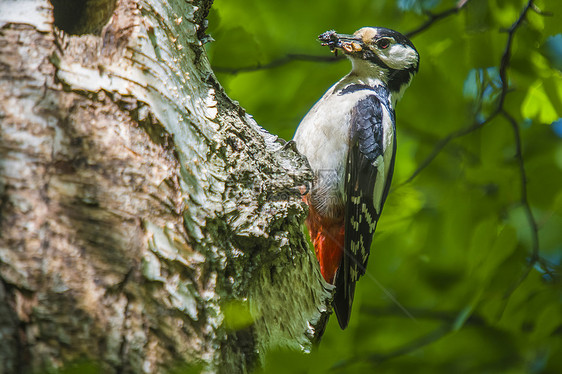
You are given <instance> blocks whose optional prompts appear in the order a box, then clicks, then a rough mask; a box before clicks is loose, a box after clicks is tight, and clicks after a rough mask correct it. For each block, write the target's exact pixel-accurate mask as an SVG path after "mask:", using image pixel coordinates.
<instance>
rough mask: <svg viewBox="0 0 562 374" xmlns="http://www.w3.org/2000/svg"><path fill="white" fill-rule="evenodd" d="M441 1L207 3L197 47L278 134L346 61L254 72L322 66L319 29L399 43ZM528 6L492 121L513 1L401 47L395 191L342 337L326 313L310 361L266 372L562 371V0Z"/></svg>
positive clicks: (275, 359)
mask: <svg viewBox="0 0 562 374" xmlns="http://www.w3.org/2000/svg"><path fill="white" fill-rule="evenodd" d="M456 3H457V2H456V1H451V0H441V1H439V0H426V1H423V0H398V1H384V0H381V1H377V0H355V1H336V0H321V1H320V0H309V1H297V0H285V1H273V0H272V1H263V0H216V1H215V4H214V6H213V9H212V11H211V14H210V16H209V33H210V34H211V35H212V36H213V37H214V39H215V40H216V41H215V42H213V43H211V44H210V45H208V51H209V55H210V57H211V61H212V64H213V66H214V67H215V71H216V72H217V76H218V78H219V80H220V81H221V83H222V84H223V85H224V87H225V89H226V90H227V92H228V94H229V96H230V97H231V98H233V99H235V100H238V101H239V102H240V104H241V105H242V106H243V107H244V108H245V109H246V110H247V111H248V112H249V113H251V114H252V115H254V116H255V118H256V120H257V121H258V123H259V124H260V125H262V126H263V127H265V128H266V129H267V130H269V131H270V132H272V133H275V134H278V135H279V136H280V137H282V138H285V139H290V138H291V137H292V135H293V133H294V130H295V128H296V126H297V124H298V123H299V121H300V119H301V118H302V117H303V116H304V114H305V113H306V111H307V110H308V109H309V108H310V107H311V106H312V105H313V104H314V102H315V101H316V100H318V98H320V96H321V95H322V94H323V92H324V91H325V90H326V89H328V88H329V87H330V86H331V85H332V84H333V83H334V82H336V81H337V80H338V79H340V78H341V77H342V76H343V75H344V74H346V73H347V72H348V71H349V68H350V66H349V62H347V61H345V60H340V61H336V62H309V61H299V60H295V61H290V62H288V63H285V64H283V63H280V64H278V66H276V67H269V68H268V67H267V66H266V65H267V64H268V63H270V62H272V61H277V60H279V59H283V58H286V57H287V56H288V55H291V54H306V55H313V56H329V51H328V50H327V49H326V48H323V47H321V46H320V44H319V43H318V42H317V41H316V36H317V35H319V34H320V33H322V32H324V31H326V30H329V29H335V30H336V31H338V32H344V33H351V32H353V31H355V30H356V29H358V28H360V27H362V26H385V27H390V28H393V29H396V30H399V31H401V32H408V31H411V30H414V29H416V28H417V27H419V26H420V25H422V24H423V23H424V22H426V21H427V20H428V19H429V18H430V16H429V15H428V14H427V12H428V11H430V12H432V13H433V14H438V13H439V12H442V11H445V10H447V9H450V8H452V7H454V6H455V5H456ZM534 3H535V4H536V6H537V7H538V8H539V9H540V10H542V11H544V12H548V14H542V15H541V14H539V13H538V12H537V11H535V10H533V9H531V10H529V11H528V13H527V14H526V17H525V20H524V22H522V23H521V24H520V25H519V27H518V28H517V29H516V30H515V32H514V35H513V42H512V56H511V58H510V60H509V66H508V67H507V70H506V72H507V77H508V81H509V91H508V93H507V95H506V97H505V103H504V105H503V109H504V110H505V112H506V113H507V115H504V114H503V113H499V114H497V113H496V114H497V115H495V116H494V117H493V118H492V120H491V121H489V122H483V121H484V120H485V119H486V118H487V117H488V116H489V115H490V114H492V113H494V110H495V109H496V108H497V105H498V100H499V98H500V97H501V80H500V77H499V71H500V70H499V69H500V61H501V59H502V54H503V53H504V51H505V49H506V45H507V39H508V34H507V32H505V30H506V29H508V28H509V27H510V26H511V25H512V24H513V23H514V22H515V21H516V20H517V19H518V18H519V16H520V14H521V12H522V11H523V9H524V8H525V6H526V4H527V1H520V0H511V1H509V0H490V1H485V0H472V1H470V0H469V1H468V4H467V5H466V6H465V7H464V8H462V9H461V10H460V11H459V12H458V13H455V14H451V15H449V16H447V17H445V18H443V19H441V20H438V21H436V22H434V23H432V24H431V25H430V26H429V27H428V28H427V29H425V30H424V31H422V32H420V33H418V34H416V35H415V36H413V37H412V41H413V42H414V44H415V45H416V47H417V49H418V51H419V52H420V55H421V64H420V72H419V74H418V76H416V77H415V79H414V82H413V84H412V86H411V87H410V88H409V89H408V91H407V92H406V94H405V96H404V99H403V100H402V101H401V102H400V103H399V104H398V106H397V122H398V124H397V128H398V154H397V163H396V170H395V175H394V179H393V185H392V186H393V189H392V192H391V194H390V195H389V198H388V201H387V203H386V207H385V209H384V214H383V216H382V219H381V221H380V223H379V226H378V229H377V233H376V235H375V241H374V244H373V248H372V252H371V257H370V261H369V267H368V274H367V275H366V276H365V277H364V278H363V279H362V280H361V281H360V282H359V283H358V287H357V291H356V296H355V303H354V309H353V314H352V317H351V323H350V326H349V328H348V329H347V330H345V331H340V329H339V327H338V325H337V321H336V319H335V318H332V319H331V320H330V323H329V325H328V327H327V331H326V334H325V336H324V338H323V340H322V342H321V344H320V346H319V347H318V349H316V350H315V351H314V352H313V353H312V354H311V355H302V354H299V353H295V352H273V353H271V354H270V355H269V358H268V361H267V367H266V369H265V372H268V373H273V372H279V373H286V372H299V373H324V372H328V371H329V370H330V369H332V370H333V372H345V373H354V372H360V373H364V372H371V371H373V372H374V371H376V372H378V373H562V287H561V280H560V276H559V274H560V262H561V259H562V121H561V120H560V117H562V74H561V69H562V34H561V33H562V2H561V1H559V0H537V1H535V2H534ZM260 66H261V68H260ZM240 68H250V69H246V70H254V71H242V70H244V69H242V70H241V71H238V72H237V73H235V72H233V71H229V69H234V70H236V69H240ZM510 117H513V118H514V119H515V121H516V124H517V127H516V129H518V131H514V126H512V124H511V123H510V121H509V118H510ZM463 129H467V131H465V132H466V134H460V133H456V132H458V131H459V130H463ZM451 134H452V135H451ZM517 134H519V135H520V141H518V138H517V137H516V136H517ZM448 137H450V139H449V138H448ZM447 139H449V140H450V141H447ZM519 149H520V150H521V155H522V159H523V161H524V173H523V171H522V170H521V168H520V163H519V161H520V159H519V158H518V156H517V155H518V150H519ZM432 155H435V158H431V157H432ZM428 157H429V158H428ZM428 161H430V162H428ZM424 165H426V166H427V167H424V168H421V169H420V167H422V166H424ZM416 171H419V174H417V175H416V176H415V178H414V179H413V180H411V181H409V182H407V181H408V180H409V178H410V177H411V176H412V175H413V173H415V172H416ZM523 182H526V185H524V187H525V188H524V191H526V192H525V194H526V195H527V198H525V195H524V193H523V192H522V183H523ZM526 201H528V205H526V204H525V202H526ZM527 207H528V208H530V210H531V212H532V217H531V216H529V215H528V211H527ZM533 222H536V227H537V228H536V230H535V229H534V223H533ZM535 233H537V234H538V237H537V238H535V237H534V234H535ZM537 243H538V247H536V245H537ZM535 247H536V248H535ZM537 248H538V250H539V251H538V252H536V249H537ZM536 254H538V255H539V256H540V257H537V256H536Z"/></svg>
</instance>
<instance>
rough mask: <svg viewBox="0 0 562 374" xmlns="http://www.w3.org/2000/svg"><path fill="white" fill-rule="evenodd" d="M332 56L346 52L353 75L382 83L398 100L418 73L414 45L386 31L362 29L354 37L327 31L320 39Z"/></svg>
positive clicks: (377, 28) (379, 28) (397, 34)
mask: <svg viewBox="0 0 562 374" xmlns="http://www.w3.org/2000/svg"><path fill="white" fill-rule="evenodd" d="M318 39H320V41H321V42H322V45H326V46H328V47H330V50H331V51H332V52H334V51H338V50H340V51H343V53H345V54H346V56H347V57H348V58H349V59H350V60H351V62H352V64H353V69H352V71H351V74H355V75H357V76H358V77H359V78H360V79H372V80H381V81H383V82H384V83H385V84H386V85H387V87H388V89H389V90H390V91H391V93H392V94H393V96H394V98H395V99H399V98H400V97H401V96H402V93H403V92H404V90H405V89H406V88H407V87H408V86H409V85H410V81H411V80H412V77H413V76H414V75H415V74H416V73H417V72H418V66H419V54H418V51H417V50H416V48H415V47H414V45H413V44H412V42H411V41H410V40H409V39H408V38H407V37H405V36H404V35H402V34H400V33H399V32H397V31H394V30H390V29H387V28H384V27H363V28H361V29H359V30H357V31H356V32H355V33H354V34H353V35H346V34H338V33H336V32H335V31H333V30H331V31H326V32H325V33H323V34H322V35H320V36H319V37H318Z"/></svg>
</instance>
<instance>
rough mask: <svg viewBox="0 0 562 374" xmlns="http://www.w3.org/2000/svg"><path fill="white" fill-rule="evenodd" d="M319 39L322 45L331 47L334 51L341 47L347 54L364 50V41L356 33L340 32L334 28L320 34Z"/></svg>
mask: <svg viewBox="0 0 562 374" xmlns="http://www.w3.org/2000/svg"><path fill="white" fill-rule="evenodd" d="M318 39H319V40H320V41H321V42H322V45H326V46H328V47H330V51H332V52H334V51H337V50H338V49H339V50H342V51H344V52H345V53H347V54H352V53H354V52H359V51H361V50H363V41H362V40H361V38H360V37H358V36H355V35H347V34H338V33H336V32H335V31H334V30H330V31H326V32H325V33H323V34H322V35H319V36H318Z"/></svg>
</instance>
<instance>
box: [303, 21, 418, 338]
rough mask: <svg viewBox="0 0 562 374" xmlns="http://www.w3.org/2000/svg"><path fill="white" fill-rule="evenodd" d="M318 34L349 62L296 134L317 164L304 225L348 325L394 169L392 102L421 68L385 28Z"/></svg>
mask: <svg viewBox="0 0 562 374" xmlns="http://www.w3.org/2000/svg"><path fill="white" fill-rule="evenodd" d="M319 39H320V41H321V42H322V44H323V45H326V46H328V47H330V49H331V50H332V51H341V52H343V53H344V54H345V55H346V56H347V57H348V58H349V59H350V60H351V64H352V69H351V72H350V73H349V74H347V75H346V76H345V77H343V78H342V79H341V80H340V81H339V82H337V83H336V84H335V85H334V86H332V87H331V88H330V89H329V90H328V91H327V92H326V93H325V94H324V96H322V98H321V99H320V100H319V101H318V102H317V103H316V104H315V105H314V106H313V107H312V109H310V111H309V112H308V114H307V115H306V116H305V117H304V119H303V120H302V122H301V123H300V124H299V127H298V128H297V131H296V133H295V136H294V138H293V140H294V141H295V142H296V146H297V149H298V150H299V151H300V152H301V153H302V154H304V155H305V156H306V157H307V158H308V161H309V163H310V166H311V167H312V170H313V171H314V175H315V177H314V181H313V184H312V187H311V189H310V190H309V192H308V194H307V195H306V196H305V197H304V199H305V201H306V203H307V204H308V205H309V216H308V218H307V220H306V224H307V227H308V230H309V233H310V236H311V239H312V241H313V244H314V249H315V252H316V257H317V258H318V261H319V263H320V270H321V272H322V275H323V277H324V279H325V280H326V282H329V283H331V284H334V283H335V286H336V291H335V296H334V309H335V311H336V315H337V318H338V322H339V325H340V327H341V328H342V329H345V328H346V327H347V325H348V323H349V317H350V314H351V306H352V304H353V295H354V293H355V282H356V281H357V280H358V279H359V277H360V276H362V275H363V274H365V267H366V266H367V260H368V258H369V252H370V248H371V242H372V239H373V234H374V232H375V229H376V226H377V222H378V220H379V217H380V215H381V212H382V208H383V205H384V202H385V200H386V197H387V195H388V191H389V188H390V181H391V179H392V173H393V170H394V158H395V154H396V124H395V115H394V106H395V105H396V102H397V101H398V100H399V99H400V98H401V97H402V94H403V93H404V91H405V89H406V88H407V87H408V86H409V85H410V82H411V80H412V77H413V76H414V75H415V74H416V73H417V71H418V66H419V54H418V52H417V51H416V48H415V47H414V45H413V44H412V42H411V41H410V40H409V39H408V38H406V37H405V36H404V35H402V34H400V33H399V32H396V31H394V30H390V29H387V28H382V27H364V28H361V29H359V30H358V31H356V32H355V33H354V34H353V35H344V34H338V33H336V32H335V31H327V32H325V33H324V34H322V35H320V36H319Z"/></svg>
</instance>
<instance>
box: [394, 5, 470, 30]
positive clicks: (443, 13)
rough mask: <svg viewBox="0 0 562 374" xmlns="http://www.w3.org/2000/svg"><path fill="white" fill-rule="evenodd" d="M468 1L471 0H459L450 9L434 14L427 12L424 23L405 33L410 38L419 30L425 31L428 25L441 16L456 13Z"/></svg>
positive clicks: (441, 17)
mask: <svg viewBox="0 0 562 374" xmlns="http://www.w3.org/2000/svg"><path fill="white" fill-rule="evenodd" d="M470 1H471V0H460V1H459V2H457V5H455V6H454V7H452V8H450V9H447V10H444V11H442V12H440V13H436V14H433V13H428V15H429V19H428V20H426V21H425V22H424V23H422V24H421V25H420V26H418V27H417V28H415V29H414V30H412V31H409V32H407V33H406V34H405V35H406V36H407V37H408V38H411V37H413V36H415V35H417V34H419V33H420V32H422V31H425V30H426V29H428V28H429V27H430V26H432V25H433V24H434V23H435V22H437V21H440V20H442V19H443V18H446V17H448V16H450V15H452V14H457V13H458V12H459V11H460V10H461V9H462V8H464V7H465V6H466V4H468V3H469V2H470Z"/></svg>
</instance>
